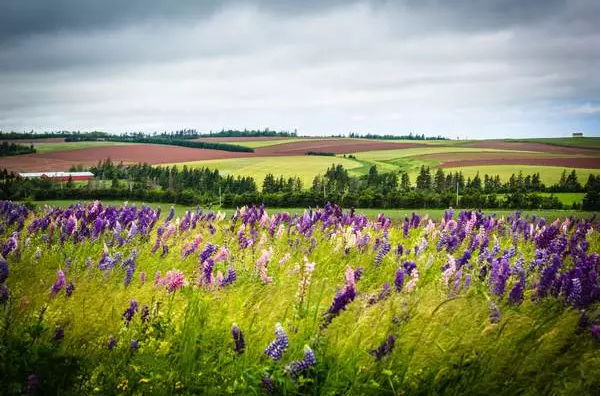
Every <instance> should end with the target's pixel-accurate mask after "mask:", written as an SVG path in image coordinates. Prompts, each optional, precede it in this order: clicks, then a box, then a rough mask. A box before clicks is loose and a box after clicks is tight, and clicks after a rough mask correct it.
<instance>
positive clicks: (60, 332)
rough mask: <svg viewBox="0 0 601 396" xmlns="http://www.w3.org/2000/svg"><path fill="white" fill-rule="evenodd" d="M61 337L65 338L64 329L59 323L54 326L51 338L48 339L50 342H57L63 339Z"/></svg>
mask: <svg viewBox="0 0 601 396" xmlns="http://www.w3.org/2000/svg"><path fill="white" fill-rule="evenodd" d="M63 338H65V331H64V330H63V328H62V327H61V326H60V325H58V326H56V330H54V335H53V336H52V339H50V342H52V343H53V344H58V343H59V342H61V341H62V340H63Z"/></svg>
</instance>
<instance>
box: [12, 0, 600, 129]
mask: <svg viewBox="0 0 601 396" xmlns="http://www.w3.org/2000/svg"><path fill="white" fill-rule="evenodd" d="M49 4H52V6H50V5H49ZM598 15H599V3H598V1H597V2H595V1H589V0H575V1H569V2H566V1H559V0H550V1H542V0H541V1H528V2H523V1H517V0H515V1H514V0H510V1H507V0H505V1H501V0H493V1H486V2H483V1H477V0H462V1H456V2H452V3H450V2H443V1H442V0H438V1H434V0H426V1H417V0H414V1H403V2H386V1H379V2H377V1H376V2H353V3H349V2H342V1H340V2H328V3H327V4H324V3H323V2H319V1H309V2H307V1H305V2H297V1H289V2H281V1H275V0H273V1H258V0H257V1H254V2H250V3H247V2H245V3H242V2H238V1H229V2H217V1H214V2H196V1H194V2H193V1H178V2H167V1H159V0H149V1H143V2H142V1H130V2H123V5H122V4H121V2H117V1H114V0H109V1H103V2H96V1H94V2H91V1H75V0H73V1H66V0H61V1H53V2H48V1H42V0H40V1H14V0H7V1H6V2H3V3H2V5H0V37H1V40H0V88H1V89H2V92H3V95H2V96H0V128H4V129H18V130H21V129H30V128H34V129H63V128H65V129H107V130H112V131H123V130H139V129H146V130H152V129H171V128H177V127H187V126H190V127H197V128H201V129H220V128H222V127H226V128H227V127H239V128H244V127H249V128H252V127H265V126H270V127H275V128H298V129H299V130H301V131H302V132H305V133H338V132H341V131H342V132H346V131H349V130H359V131H363V132H381V133H391V132H406V131H408V130H411V129H412V130H415V131H417V132H419V133H435V134H438V133H440V134H449V135H454V134H461V135H462V136H463V134H465V133H473V134H474V136H479V137H486V136H493V135H494V136H503V135H514V136H519V135H523V134H524V133H527V134H529V135H535V134H539V135H545V136H546V135H549V134H550V133H551V134H557V135H559V134H565V133H567V132H569V131H571V130H574V129H582V130H584V131H585V132H587V133H589V134H592V133H594V134H598V133H599V120H598V109H599V19H597V16H598Z"/></svg>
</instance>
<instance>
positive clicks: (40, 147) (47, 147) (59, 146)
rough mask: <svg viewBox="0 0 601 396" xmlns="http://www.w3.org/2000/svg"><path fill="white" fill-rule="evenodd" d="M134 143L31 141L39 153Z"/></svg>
mask: <svg viewBox="0 0 601 396" xmlns="http://www.w3.org/2000/svg"><path fill="white" fill-rule="evenodd" d="M128 144H136V143H121V142H60V143H45V142H42V143H35V142H34V143H33V147H34V148H35V149H36V150H37V152H38V153H40V154H45V153H52V152H55V151H67V150H78V149H83V148H89V147H106V146H124V145H128Z"/></svg>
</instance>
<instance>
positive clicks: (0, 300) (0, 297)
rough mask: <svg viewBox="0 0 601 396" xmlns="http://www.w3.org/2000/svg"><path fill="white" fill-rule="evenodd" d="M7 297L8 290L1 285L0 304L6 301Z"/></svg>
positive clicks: (8, 294) (8, 295)
mask: <svg viewBox="0 0 601 396" xmlns="http://www.w3.org/2000/svg"><path fill="white" fill-rule="evenodd" d="M9 297H10V290H9V289H8V286H6V285H1V286H0V303H3V302H5V301H8V298H9Z"/></svg>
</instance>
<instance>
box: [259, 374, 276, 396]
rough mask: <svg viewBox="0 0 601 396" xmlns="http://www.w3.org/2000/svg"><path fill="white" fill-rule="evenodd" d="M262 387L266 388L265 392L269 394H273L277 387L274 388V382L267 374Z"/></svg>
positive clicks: (262, 380)
mask: <svg viewBox="0 0 601 396" xmlns="http://www.w3.org/2000/svg"><path fill="white" fill-rule="evenodd" d="M261 386H262V387H263V388H265V390H266V391H267V393H269V394H271V393H273V392H274V390H275V387H274V386H273V382H272V381H271V378H269V376H268V375H267V374H264V375H263V378H261Z"/></svg>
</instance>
